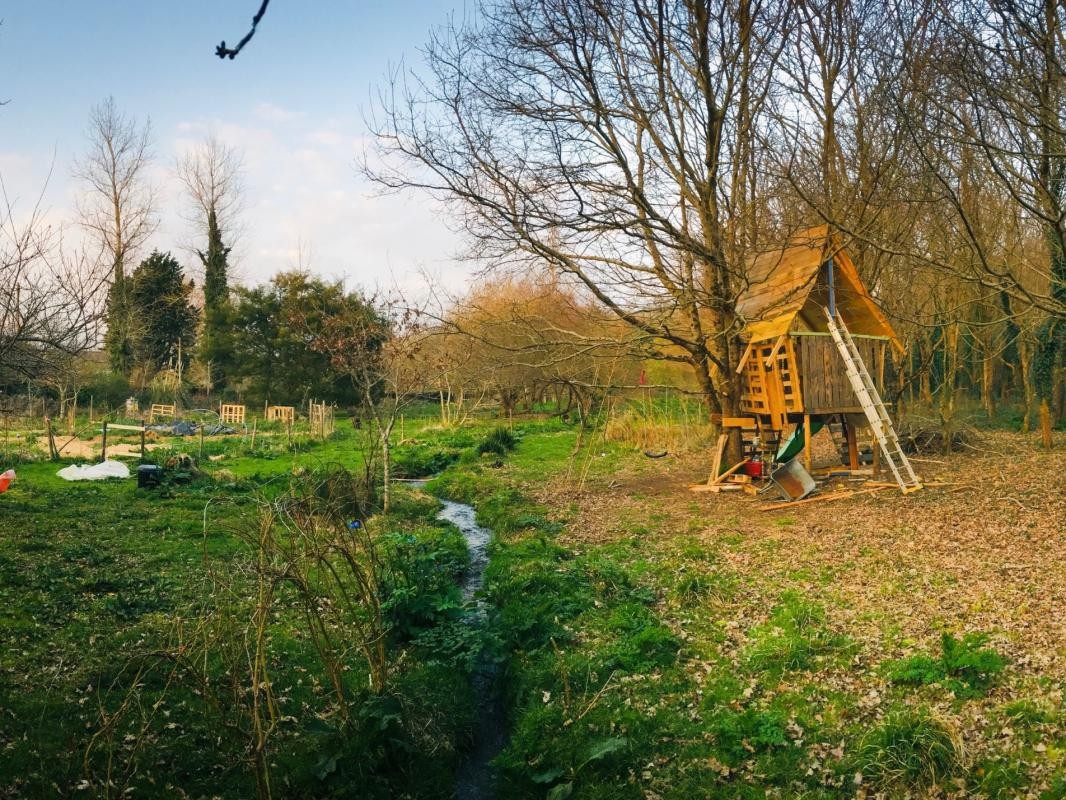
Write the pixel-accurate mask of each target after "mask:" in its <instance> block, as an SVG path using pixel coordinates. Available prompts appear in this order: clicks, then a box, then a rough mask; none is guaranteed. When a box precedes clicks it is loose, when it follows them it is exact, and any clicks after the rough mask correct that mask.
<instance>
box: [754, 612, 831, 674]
mask: <svg viewBox="0 0 1066 800" xmlns="http://www.w3.org/2000/svg"><path fill="white" fill-rule="evenodd" d="M753 640H754V641H753V643H752V645H751V647H750V648H749V650H748V662H749V664H750V665H751V667H752V668H753V669H757V670H767V671H771V672H775V671H781V670H803V669H809V668H810V667H812V666H813V665H814V663H815V661H816V660H817V659H818V658H819V657H822V656H825V655H829V654H832V653H835V652H839V651H841V650H843V649H844V648H845V646H846V645H847V644H848V642H847V640H846V639H845V638H844V637H842V636H838V635H836V634H833V633H832V632H830V631H829V630H828V629H827V628H826V627H825V610H824V609H823V608H822V607H821V606H820V605H817V604H816V603H812V602H810V601H808V600H806V599H804V598H802V597H800V596H799V595H796V594H792V593H786V594H785V595H784V596H783V597H782V599H781V603H780V604H779V605H778V606H777V607H776V608H774V610H773V612H772V613H771V615H770V619H769V620H768V621H767V622H766V623H765V624H763V625H761V626H759V627H758V628H757V629H756V630H755V631H754V634H753Z"/></svg>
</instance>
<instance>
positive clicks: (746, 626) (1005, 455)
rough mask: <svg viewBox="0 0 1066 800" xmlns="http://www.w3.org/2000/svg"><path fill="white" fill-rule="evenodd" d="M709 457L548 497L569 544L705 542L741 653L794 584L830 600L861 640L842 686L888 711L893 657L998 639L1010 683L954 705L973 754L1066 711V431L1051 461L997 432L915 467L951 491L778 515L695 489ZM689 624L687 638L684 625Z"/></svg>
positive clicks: (832, 620)
mask: <svg viewBox="0 0 1066 800" xmlns="http://www.w3.org/2000/svg"><path fill="white" fill-rule="evenodd" d="M709 460H710V454H698V455H686V456H682V457H675V456H671V457H669V458H665V459H662V460H660V461H651V460H650V459H643V460H641V459H640V458H639V457H635V458H633V459H631V460H630V461H629V462H627V466H626V467H625V468H624V469H623V470H617V471H613V472H612V473H611V474H609V475H602V476H599V477H596V476H593V477H591V478H590V479H589V481H588V482H587V484H586V486H585V488H584V490H583V491H582V492H581V493H580V495H579V496H575V494H574V493H573V492H568V491H567V488H566V487H563V486H559V485H556V486H551V487H549V488H548V489H547V490H544V491H541V492H540V494H539V498H538V499H539V500H540V501H541V502H543V503H544V504H546V505H548V506H553V507H555V508H556V509H557V512H558V513H559V514H560V515H562V516H565V517H566V518H567V520H568V525H567V531H568V532H567V533H566V534H565V536H566V537H568V538H569V544H570V545H571V546H573V547H575V548H578V549H580V548H582V547H585V546H590V545H595V544H601V543H608V542H611V541H615V540H621V539H628V538H631V537H632V535H633V531H634V530H635V529H636V530H640V531H642V532H643V531H648V532H647V533H646V534H645V535H646V536H647V537H648V548H647V549H648V551H649V552H654V551H655V549H656V548H657V547H660V546H661V545H660V544H659V543H664V542H666V543H668V542H669V539H671V538H673V537H678V540H679V541H680V540H682V539H685V540H689V541H691V540H692V539H693V538H695V539H696V540H697V541H701V542H704V543H705V544H706V545H707V549H708V551H713V552H715V553H716V554H717V558H718V559H719V563H721V564H722V565H723V566H724V567H725V568H727V569H728V570H729V571H730V572H731V573H733V574H735V575H736V576H737V578H738V585H739V586H740V587H741V588H740V591H739V593H738V595H737V596H736V597H735V598H734V599H733V601H732V603H731V607H730V611H729V613H730V614H732V615H734V619H733V621H731V622H729V623H728V625H727V628H728V629H729V630H731V631H733V633H732V634H731V637H732V641H731V642H727V643H726V647H727V648H728V647H732V648H734V651H735V652H738V653H739V652H740V651H741V650H742V649H743V647H744V646H745V645H746V643H747V640H746V637H745V631H748V630H750V629H751V628H752V626H754V625H757V624H759V623H760V622H762V621H763V620H765V615H766V613H767V609H769V608H770V607H771V606H772V605H773V604H774V602H775V598H777V597H778V596H779V595H780V593H781V592H782V591H784V590H792V591H798V592H802V593H803V594H805V595H806V596H809V597H812V598H815V599H816V600H817V601H818V602H820V603H822V604H823V605H824V606H825V607H826V609H827V616H828V619H829V624H830V625H831V626H832V627H833V628H834V629H836V630H837V631H838V632H840V633H843V634H845V635H846V636H848V637H849V638H850V639H851V640H852V641H854V642H856V643H857V644H858V645H859V652H860V656H859V657H858V660H857V661H856V663H855V665H854V666H853V669H852V670H849V671H848V672H846V673H842V674H840V675H837V676H835V677H832V678H828V677H827V680H833V681H838V682H839V683H840V684H841V685H844V684H847V685H848V686H849V687H850V688H851V689H852V690H858V691H859V692H860V693H861V694H862V695H866V696H869V697H873V698H874V700H872V701H871V702H873V703H877V702H879V700H878V699H877V698H879V697H881V696H883V695H884V692H885V684H884V679H883V678H882V677H880V675H879V673H878V671H877V665H878V664H879V663H882V662H884V661H885V660H887V659H893V658H901V657H904V656H907V655H910V654H913V653H915V652H921V651H932V650H935V649H936V647H937V646H938V642H939V638H940V636H941V634H942V633H943V632H945V631H947V632H952V633H955V634H962V633H966V632H970V631H974V632H981V633H987V634H989V635H990V636H991V637H992V638H991V641H992V644H993V645H994V646H995V648H996V649H997V650H999V651H1000V652H1001V653H1002V654H1003V655H1005V656H1006V657H1007V658H1008V660H1009V663H1010V667H1009V670H1008V678H1007V679H1006V680H1005V681H1004V682H1003V684H1002V685H1000V686H999V687H998V688H997V689H996V690H995V691H994V692H993V693H992V694H991V695H990V696H989V697H987V698H984V699H983V700H981V701H979V702H976V703H970V704H967V705H966V706H965V707H963V708H958V707H954V706H950V705H945V706H944V707H943V708H942V709H940V710H941V711H942V712H943V714H944V715H945V716H947V717H949V718H953V719H954V720H955V723H956V724H957V726H958V729H959V730H960V731H962V732H963V735H964V736H965V738H967V739H969V740H970V742H969V745H970V747H971V752H973V753H982V752H983V753H985V754H989V753H997V752H999V753H1002V752H1004V751H1006V750H1009V747H1010V743H1009V737H1010V736H1011V735H1012V734H1011V731H1010V729H1009V728H1004V731H1003V732H1000V731H999V728H998V727H995V728H994V730H993V731H992V733H989V725H992V724H993V723H991V722H990V720H995V719H997V716H996V709H1001V708H1003V707H1004V704H1006V703H1009V702H1011V701H1015V700H1027V701H1029V700H1033V701H1036V702H1038V703H1041V704H1044V705H1046V706H1049V707H1052V708H1056V709H1059V710H1061V709H1062V708H1063V692H1064V689H1066V612H1064V610H1063V609H1066V436H1064V435H1062V434H1056V450H1054V451H1053V452H1050V453H1047V452H1042V451H1041V450H1040V449H1039V448H1038V447H1037V444H1036V439H1035V437H1023V436H1021V435H1017V434H1007V433H987V434H982V435H981V436H980V439H979V440H977V441H975V443H974V446H973V448H972V449H970V450H968V451H966V452H963V453H955V454H952V455H947V456H945V455H940V454H928V455H923V456H921V460H918V459H917V458H916V459H915V460H914V462H913V464H914V466H915V468H916V471H918V472H919V474H920V475H921V477H922V478H923V479H924V480H925V481H930V482H932V481H943V482H944V483H946V484H947V485H945V486H940V487H936V488H925V489H923V490H921V491H919V492H916V493H913V494H909V495H903V494H901V493H900V492H898V491H896V490H895V489H885V490H882V491H878V492H876V493H873V494H865V495H858V496H854V497H850V498H846V499H840V500H836V501H833V502H828V503H824V502H823V503H817V502H813V503H809V504H805V505H801V506H796V507H794V508H789V509H785V510H780V511H771V512H766V511H762V510H760V508H761V507H762V506H764V505H765V504H766V501H765V500H764V499H762V498H753V497H749V496H747V495H744V494H743V493H740V492H731V493H722V494H709V493H693V492H690V491H688V489H687V487H688V486H689V484H692V483H699V482H703V481H705V480H706V475H707V470H708V462H709ZM885 479H886V478H884V477H883V478H882V480H885ZM887 479H888V480H891V478H890V476H889V477H888V478H887ZM852 486H853V487H856V488H857V487H858V486H859V484H857V483H856V484H852ZM821 491H823V492H827V493H828V492H831V491H833V488H832V487H831V486H828V487H827V486H825V485H823V486H822V487H821ZM676 624H677V625H678V629H679V630H680V629H681V627H682V626H683V625H684V624H685V620H682V619H678V620H677V621H676ZM1004 737H1007V738H1004ZM1049 746H1050V745H1049ZM1034 769H1035V770H1036V773H1039V771H1040V769H1041V767H1040V766H1039V765H1036V766H1035V767H1034Z"/></svg>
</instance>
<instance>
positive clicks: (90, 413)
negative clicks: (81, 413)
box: [89, 395, 93, 425]
mask: <svg viewBox="0 0 1066 800" xmlns="http://www.w3.org/2000/svg"><path fill="white" fill-rule="evenodd" d="M89 424H90V425H92V424H93V396H92V395H89Z"/></svg>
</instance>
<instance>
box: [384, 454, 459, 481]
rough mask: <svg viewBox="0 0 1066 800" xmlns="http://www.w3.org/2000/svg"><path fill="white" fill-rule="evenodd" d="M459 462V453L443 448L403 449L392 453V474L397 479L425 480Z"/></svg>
mask: <svg viewBox="0 0 1066 800" xmlns="http://www.w3.org/2000/svg"><path fill="white" fill-rule="evenodd" d="M458 460H459V451H457V450H451V449H448V448H443V447H424V446H418V447H404V448H397V449H396V450H395V451H394V452H393V460H392V467H393V474H394V475H396V477H399V478H426V477H429V476H430V475H436V474H437V473H438V472H443V471H444V470H445V469H447V468H448V467H450V466H451V465H452V464H454V463H455V462H456V461H458Z"/></svg>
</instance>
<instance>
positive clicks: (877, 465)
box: [870, 437, 881, 478]
mask: <svg viewBox="0 0 1066 800" xmlns="http://www.w3.org/2000/svg"><path fill="white" fill-rule="evenodd" d="M872 449H873V457H874V458H873V463H872V464H870V466H871V467H873V471H874V477H875V478H876V477H877V476H878V475H880V474H881V444H880V443H879V442H878V441H877V438H876V437H874V442H873V446H872Z"/></svg>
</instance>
